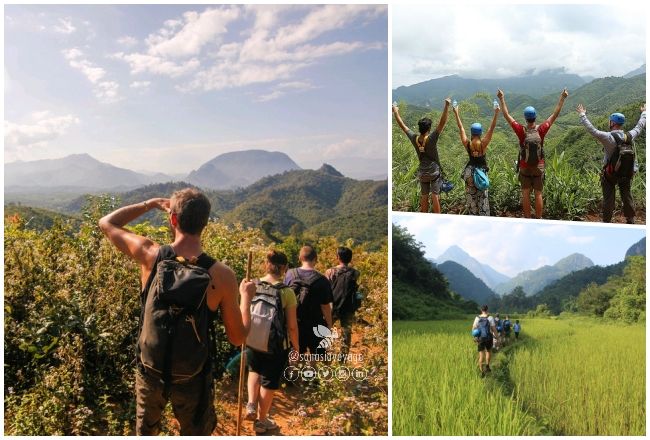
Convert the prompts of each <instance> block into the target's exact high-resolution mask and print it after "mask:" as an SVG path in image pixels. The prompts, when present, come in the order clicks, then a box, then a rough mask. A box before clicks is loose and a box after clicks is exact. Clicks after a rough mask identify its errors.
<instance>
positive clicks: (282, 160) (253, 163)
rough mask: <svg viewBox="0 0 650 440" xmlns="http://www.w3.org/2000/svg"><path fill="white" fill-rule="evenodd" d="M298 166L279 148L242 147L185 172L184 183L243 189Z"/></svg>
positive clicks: (206, 186) (212, 187) (295, 168)
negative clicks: (255, 148)
mask: <svg viewBox="0 0 650 440" xmlns="http://www.w3.org/2000/svg"><path fill="white" fill-rule="evenodd" d="M299 169H301V168H300V167H299V166H298V164H296V163H295V162H294V161H293V160H292V159H291V158H290V157H289V156H287V155H286V154H285V153H281V152H279V151H265V150H245V151H233V152H229V153H224V154H220V155H219V156H216V157H214V158H213V159H210V160H209V161H207V162H205V163H204V164H203V165H201V166H200V167H199V168H198V169H196V170H193V171H192V172H190V173H189V175H188V176H187V178H186V179H184V180H186V181H187V182H189V183H191V184H193V185H196V186H199V187H201V188H210V189H233V188H243V187H246V186H248V185H250V184H252V183H254V182H257V181H258V180H260V179H261V178H263V177H266V176H272V175H274V174H280V173H283V172H284V171H291V170H299Z"/></svg>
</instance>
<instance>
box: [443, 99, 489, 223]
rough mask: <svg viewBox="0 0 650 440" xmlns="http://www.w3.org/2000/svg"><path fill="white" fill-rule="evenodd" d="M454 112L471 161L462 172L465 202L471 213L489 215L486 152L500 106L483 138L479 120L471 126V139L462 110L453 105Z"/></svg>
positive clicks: (462, 142) (461, 140)
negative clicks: (464, 124)
mask: <svg viewBox="0 0 650 440" xmlns="http://www.w3.org/2000/svg"><path fill="white" fill-rule="evenodd" d="M453 112H454V116H455V117H456V124H457V125H458V131H459V132H460V142H461V144H462V145H463V147H464V148H465V151H466V152H467V154H468V156H469V161H468V162H467V165H465V169H464V170H463V174H462V178H463V180H464V181H465V202H466V203H467V210H468V211H469V213H470V214H471V215H487V216H489V215H490V204H489V201H488V187H489V185H490V184H489V180H488V177H487V172H488V171H489V168H488V165H487V160H486V157H485V153H486V151H487V147H488V145H489V144H490V141H491V140H492V133H493V132H494V127H496V125H497V115H498V114H499V107H498V106H495V107H494V116H493V117H492V123H491V124H490V128H489V129H488V131H487V133H486V134H485V137H483V138H481V135H482V134H483V127H482V126H481V124H479V123H478V122H475V123H473V124H472V125H471V127H470V133H471V139H467V135H466V134H465V128H464V127H463V122H462V121H461V120H460V114H459V113H460V111H459V110H458V106H457V105H455V106H454V107H453Z"/></svg>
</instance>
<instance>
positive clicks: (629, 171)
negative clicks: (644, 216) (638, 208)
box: [576, 104, 646, 224]
mask: <svg viewBox="0 0 650 440" xmlns="http://www.w3.org/2000/svg"><path fill="white" fill-rule="evenodd" d="M645 108H646V107H645V104H643V105H642V106H641V116H640V117H639V121H638V122H637V124H636V126H635V127H634V128H633V129H632V130H630V131H628V132H627V133H626V132H625V131H624V130H623V125H624V124H625V115H623V114H622V113H612V114H611V115H610V116H609V131H600V130H598V129H596V127H594V126H593V125H592V124H591V122H589V119H588V118H587V110H586V109H585V106H584V105H582V104H578V106H577V108H576V111H577V112H578V115H579V116H580V123H582V125H584V126H585V128H586V129H587V132H588V133H589V134H590V135H592V136H593V137H595V138H596V139H597V140H598V141H599V142H600V143H601V144H602V146H603V152H604V157H603V169H602V172H601V176H600V185H601V188H602V190H603V222H604V223H610V222H611V221H612V215H613V213H614V206H615V204H616V187H617V186H618V191H619V192H620V194H621V199H622V201H623V215H624V216H625V219H626V221H627V223H629V224H634V217H635V208H634V200H633V199H632V191H631V187H632V178H633V177H634V174H635V173H636V171H637V167H638V164H637V162H636V150H635V148H634V139H636V137H637V136H639V134H640V133H641V131H642V130H643V128H644V127H645V119H646V117H645Z"/></svg>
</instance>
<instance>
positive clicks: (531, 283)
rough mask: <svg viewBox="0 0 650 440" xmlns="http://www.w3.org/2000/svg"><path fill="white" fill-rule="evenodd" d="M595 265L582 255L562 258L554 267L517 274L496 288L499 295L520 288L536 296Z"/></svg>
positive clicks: (577, 254) (576, 254)
mask: <svg viewBox="0 0 650 440" xmlns="http://www.w3.org/2000/svg"><path fill="white" fill-rule="evenodd" d="M593 265H594V263H593V261H591V260H590V259H589V258H587V257H585V256H584V255H582V254H579V253H574V254H571V255H569V256H567V257H564V258H562V259H561V260H559V261H558V262H556V263H555V264H553V265H552V266H550V265H545V266H542V267H540V268H538V269H533V270H526V271H523V272H521V273H519V274H517V275H516V276H515V277H514V278H511V279H510V280H509V281H507V282H505V283H501V284H499V285H498V286H496V287H495V288H494V290H495V292H497V293H498V294H501V295H503V294H506V293H510V292H511V291H512V290H514V289H515V288H516V287H518V286H520V287H522V288H523V289H524V291H525V292H526V293H527V294H528V295H534V294H535V293H537V292H539V291H540V290H542V289H543V288H544V287H546V286H547V285H548V284H549V283H551V282H553V281H555V280H557V279H559V278H562V277H563V276H565V275H567V274H569V273H571V272H575V271H576V270H580V269H584V268H586V267H591V266H593Z"/></svg>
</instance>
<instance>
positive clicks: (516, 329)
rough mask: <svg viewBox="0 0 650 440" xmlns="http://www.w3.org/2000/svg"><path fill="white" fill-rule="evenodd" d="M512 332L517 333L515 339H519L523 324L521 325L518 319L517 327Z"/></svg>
mask: <svg viewBox="0 0 650 440" xmlns="http://www.w3.org/2000/svg"><path fill="white" fill-rule="evenodd" d="M512 330H513V331H514V332H515V339H519V332H521V324H519V320H518V319H517V320H516V321H515V325H514V326H513V327H512Z"/></svg>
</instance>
